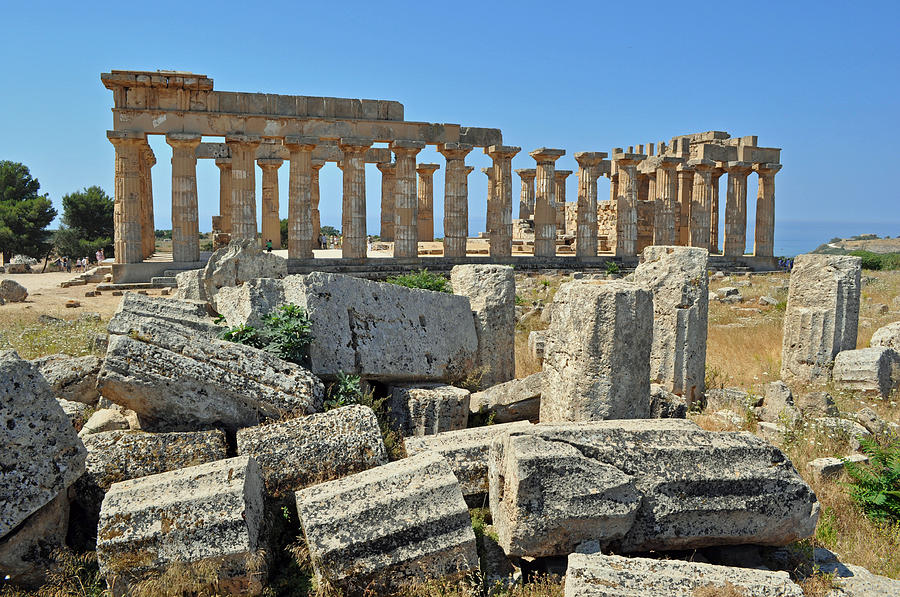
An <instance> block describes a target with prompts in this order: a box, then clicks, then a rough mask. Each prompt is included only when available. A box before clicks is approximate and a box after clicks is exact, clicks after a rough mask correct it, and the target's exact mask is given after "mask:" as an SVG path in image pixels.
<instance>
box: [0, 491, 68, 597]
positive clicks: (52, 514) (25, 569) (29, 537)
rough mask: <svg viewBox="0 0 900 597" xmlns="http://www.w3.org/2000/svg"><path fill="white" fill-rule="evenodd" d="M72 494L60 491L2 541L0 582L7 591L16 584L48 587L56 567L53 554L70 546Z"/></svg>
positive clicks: (0, 549) (29, 586) (35, 587)
mask: <svg viewBox="0 0 900 597" xmlns="http://www.w3.org/2000/svg"><path fill="white" fill-rule="evenodd" d="M70 491H71V489H68V490H66V491H62V492H60V493H59V495H57V496H56V497H55V498H53V499H52V500H51V501H50V503H48V504H46V505H44V506H42V507H41V508H40V509H39V510H38V511H37V512H35V513H34V514H32V515H31V516H29V517H28V518H26V519H25V522H23V523H21V524H20V525H19V527H17V528H16V530H15V531H13V532H12V533H10V534H9V535H7V536H6V537H4V538H3V539H2V540H0V574H2V575H3V576H2V577H0V583H3V584H2V586H3V587H4V588H6V587H7V586H8V585H9V584H12V585H13V586H16V587H22V588H28V589H37V588H38V587H40V586H41V585H42V584H44V581H46V579H47V573H48V572H49V571H50V570H51V568H52V567H53V552H54V551H55V550H57V549H61V548H63V547H65V544H66V531H67V530H68V528H69V492H70ZM3 577H5V579H4V578H3Z"/></svg>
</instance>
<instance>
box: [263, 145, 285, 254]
mask: <svg viewBox="0 0 900 597" xmlns="http://www.w3.org/2000/svg"><path fill="white" fill-rule="evenodd" d="M282 162H284V160H282V159H280V158H259V159H258V160H256V163H257V164H259V167H260V169H261V170H262V238H261V239H260V244H261V246H263V247H265V246H266V244H267V243H268V242H269V241H272V247H274V248H276V249H280V248H281V220H280V219H279V217H278V210H279V209H280V206H279V197H278V169H279V168H280V167H281V164H282Z"/></svg>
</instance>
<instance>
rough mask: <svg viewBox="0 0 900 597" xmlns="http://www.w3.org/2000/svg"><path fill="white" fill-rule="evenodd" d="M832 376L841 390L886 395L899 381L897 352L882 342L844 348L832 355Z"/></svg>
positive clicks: (899, 368) (899, 356) (899, 359)
mask: <svg viewBox="0 0 900 597" xmlns="http://www.w3.org/2000/svg"><path fill="white" fill-rule="evenodd" d="M832 376H833V377H834V384H835V386H837V387H838V388H840V389H842V390H853V391H857V392H867V393H871V394H879V395H880V396H881V397H883V398H887V397H889V396H890V395H891V393H892V392H893V391H894V389H895V388H896V387H897V386H898V385H900V354H898V353H897V351H895V350H894V349H893V348H886V347H883V346H882V347H877V348H860V349H858V350H844V351H841V352H840V353H838V355H837V357H836V358H835V359H834V371H833V373H832Z"/></svg>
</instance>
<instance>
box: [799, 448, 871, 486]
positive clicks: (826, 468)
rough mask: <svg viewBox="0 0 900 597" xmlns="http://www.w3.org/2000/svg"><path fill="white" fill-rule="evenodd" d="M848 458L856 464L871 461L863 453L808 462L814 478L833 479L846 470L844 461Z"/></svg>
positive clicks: (820, 479)
mask: <svg viewBox="0 0 900 597" xmlns="http://www.w3.org/2000/svg"><path fill="white" fill-rule="evenodd" d="M845 460H847V461H849V462H852V463H854V464H865V463H867V462H868V461H869V459H868V457H866V456H864V455H862V454H851V455H850V456H848V457H847V458H846V459H844V458H816V459H815V460H810V461H809V463H807V465H806V466H807V468H808V469H809V472H810V473H812V476H813V478H815V479H817V480H819V481H823V480H825V479H833V478H835V477H837V476H839V475H840V474H841V472H843V470H844V461H845Z"/></svg>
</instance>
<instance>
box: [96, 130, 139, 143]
mask: <svg viewBox="0 0 900 597" xmlns="http://www.w3.org/2000/svg"><path fill="white" fill-rule="evenodd" d="M106 138H107V139H109V142H110V143H112V144H113V145H116V146H118V145H130V144H132V143H135V144H137V143H147V135H146V134H145V133H135V132H133V131H106Z"/></svg>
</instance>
